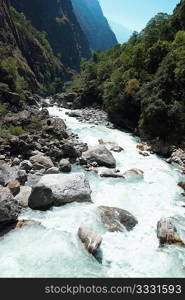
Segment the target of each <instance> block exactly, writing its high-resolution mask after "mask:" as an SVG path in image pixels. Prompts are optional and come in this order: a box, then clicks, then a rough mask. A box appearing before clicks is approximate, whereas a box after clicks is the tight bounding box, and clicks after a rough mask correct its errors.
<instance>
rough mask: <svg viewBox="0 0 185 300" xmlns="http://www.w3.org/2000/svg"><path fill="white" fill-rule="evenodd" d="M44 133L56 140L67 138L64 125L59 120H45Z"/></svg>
mask: <svg viewBox="0 0 185 300" xmlns="http://www.w3.org/2000/svg"><path fill="white" fill-rule="evenodd" d="M44 129H45V131H46V132H47V133H48V134H51V135H52V136H56V137H57V138H67V137H68V134H67V132H66V129H67V127H66V124H65V122H64V121H63V120H62V119H60V118H49V119H47V120H46V125H45V127H44Z"/></svg>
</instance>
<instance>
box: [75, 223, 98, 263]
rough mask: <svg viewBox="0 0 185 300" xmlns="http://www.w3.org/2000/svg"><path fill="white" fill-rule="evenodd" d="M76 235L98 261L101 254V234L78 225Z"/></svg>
mask: <svg viewBox="0 0 185 300" xmlns="http://www.w3.org/2000/svg"><path fill="white" fill-rule="evenodd" d="M78 237H79V238H80V240H81V242H82V243H83V244H84V246H85V248H86V250H87V251H88V252H89V253H90V254H92V255H93V256H94V257H95V258H96V259H97V260H98V261H99V258H100V256H101V255H100V252H101V251H100V246H101V243H102V236H101V235H100V234H98V233H96V232H95V231H92V230H91V229H89V228H87V227H80V228H79V230H78ZM99 262H101V261H99Z"/></svg>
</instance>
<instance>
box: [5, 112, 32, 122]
mask: <svg viewBox="0 0 185 300" xmlns="http://www.w3.org/2000/svg"><path fill="white" fill-rule="evenodd" d="M30 123H31V113H30V111H28V110H23V111H20V112H18V113H9V114H7V115H6V116H5V118H4V124H6V125H9V124H12V125H14V126H22V125H28V124H30Z"/></svg>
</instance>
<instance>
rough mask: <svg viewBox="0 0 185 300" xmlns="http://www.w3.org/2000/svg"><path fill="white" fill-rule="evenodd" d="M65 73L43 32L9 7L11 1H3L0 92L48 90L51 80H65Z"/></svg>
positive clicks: (0, 42)
mask: <svg viewBox="0 0 185 300" xmlns="http://www.w3.org/2000/svg"><path fill="white" fill-rule="evenodd" d="M64 73H65V72H64V68H63V66H62V64H61V63H60V61H59V60H57V58H56V57H55V56H54V54H53V51H52V49H51V47H50V45H49V43H48V42H47V40H46V39H45V36H44V34H43V33H40V32H39V31H37V30H36V29H35V28H33V26H32V25H31V24H30V23H29V22H28V21H27V20H26V19H25V17H24V16H23V15H21V14H19V13H17V12H16V11H15V10H14V9H13V8H10V6H9V1H7V0H1V6H0V81H1V86H0V94H1V90H2V89H3V90H6V91H7V90H9V91H12V92H18V93H19V92H20V93H22V91H23V90H29V91H32V92H35V91H39V92H41V91H42V90H43V91H44V90H45V91H46V90H47V91H49V90H50V84H51V83H52V84H55V81H56V80H58V81H62V80H63V79H64V75H65V74H64ZM51 89H52V88H51Z"/></svg>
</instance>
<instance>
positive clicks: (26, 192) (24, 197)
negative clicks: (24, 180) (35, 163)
mask: <svg viewBox="0 0 185 300" xmlns="http://www.w3.org/2000/svg"><path fill="white" fill-rule="evenodd" d="M31 191H32V188H31V187H30V186H21V188H20V193H19V194H18V195H17V196H15V200H16V201H17V202H18V204H19V205H20V206H21V207H23V208H26V207H28V199H29V197H30V195H31Z"/></svg>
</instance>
